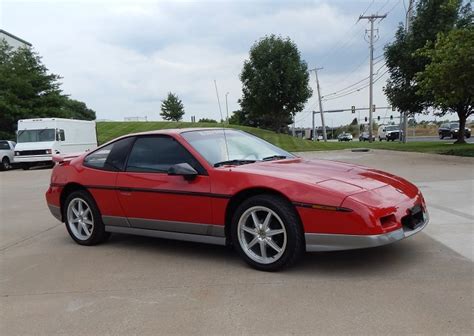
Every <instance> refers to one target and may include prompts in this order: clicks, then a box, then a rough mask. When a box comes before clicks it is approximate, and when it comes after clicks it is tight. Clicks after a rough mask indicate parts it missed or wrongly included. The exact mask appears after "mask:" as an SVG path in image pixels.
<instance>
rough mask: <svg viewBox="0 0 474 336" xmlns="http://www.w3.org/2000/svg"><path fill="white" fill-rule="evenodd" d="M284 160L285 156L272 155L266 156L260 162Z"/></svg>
mask: <svg viewBox="0 0 474 336" xmlns="http://www.w3.org/2000/svg"><path fill="white" fill-rule="evenodd" d="M282 159H286V156H285V155H272V156H267V157H264V158H263V159H262V161H273V160H282Z"/></svg>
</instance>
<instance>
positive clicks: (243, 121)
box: [229, 110, 250, 126]
mask: <svg viewBox="0 0 474 336" xmlns="http://www.w3.org/2000/svg"><path fill="white" fill-rule="evenodd" d="M249 123H250V119H249V118H248V113H244V111H242V110H237V111H234V112H232V115H231V116H230V118H229V124H232V125H243V126H250V125H249Z"/></svg>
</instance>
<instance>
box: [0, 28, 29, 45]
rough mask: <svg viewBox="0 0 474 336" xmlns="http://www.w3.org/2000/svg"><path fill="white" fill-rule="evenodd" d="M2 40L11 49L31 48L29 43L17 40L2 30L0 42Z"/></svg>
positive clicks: (16, 37)
mask: <svg viewBox="0 0 474 336" xmlns="http://www.w3.org/2000/svg"><path fill="white" fill-rule="evenodd" d="M2 39H3V40H5V41H6V42H7V43H8V44H9V45H10V46H12V47H13V49H17V48H21V47H24V48H29V47H31V43H30V42H27V41H25V40H23V39H21V38H19V37H18V36H15V35H13V34H10V33H9V32H7V31H5V30H3V29H0V40H2Z"/></svg>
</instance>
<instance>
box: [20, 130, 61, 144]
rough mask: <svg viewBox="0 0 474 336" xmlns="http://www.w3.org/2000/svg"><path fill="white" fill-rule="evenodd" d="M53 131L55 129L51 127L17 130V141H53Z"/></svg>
mask: <svg viewBox="0 0 474 336" xmlns="http://www.w3.org/2000/svg"><path fill="white" fill-rule="evenodd" d="M55 133H56V132H55V130H54V129H52V128H48V129H40V130H20V131H18V137H17V138H18V139H17V140H18V141H17V142H19V143H20V142H43V141H54V136H55Z"/></svg>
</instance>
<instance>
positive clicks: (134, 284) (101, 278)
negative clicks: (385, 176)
mask: <svg viewBox="0 0 474 336" xmlns="http://www.w3.org/2000/svg"><path fill="white" fill-rule="evenodd" d="M302 156H305V157H309V158H312V157H319V158H326V159H335V160H341V161H346V162H355V163H359V164H364V165H367V166H372V167H376V168H379V169H383V170H387V171H389V172H392V173H395V174H398V175H401V176H403V177H405V178H407V179H409V180H411V181H413V182H415V183H416V184H417V185H418V186H419V187H420V188H421V189H422V191H423V192H424V195H425V198H426V199H427V203H428V207H429V212H430V216H431V222H430V224H429V226H428V227H427V228H426V230H425V231H424V232H422V233H420V234H418V235H415V236H413V237H411V238H410V239H407V240H404V241H401V242H399V243H396V244H393V245H391V246H385V247H380V248H376V249H367V250H358V251H346V252H331V253H312V254H307V255H306V256H305V257H304V258H303V260H302V261H301V262H300V263H299V264H297V265H296V266H295V267H293V268H291V269H288V270H285V271H283V272H279V273H264V272H258V271H255V270H253V269H250V268H249V267H247V266H246V265H245V264H244V263H243V262H242V261H241V260H240V259H239V258H238V257H237V255H236V254H235V253H234V252H233V251H232V250H230V249H228V248H224V247H216V246H208V245H201V244H195V243H186V242H177V241H168V240H162V239H152V238H142V237H132V236H124V235H113V236H112V237H111V239H110V241H109V242H107V243H105V244H103V245H99V246H95V247H83V246H79V245H77V244H75V243H74V242H73V241H72V240H71V239H70V238H69V236H68V234H67V232H66V230H65V228H64V225H63V224H61V223H59V222H57V221H56V220H55V219H54V218H53V217H52V216H51V215H50V214H49V211H48V209H47V207H46V204H45V201H44V192H45V190H46V189H47V186H48V183H49V175H50V170H48V169H37V170H31V171H21V170H13V171H8V172H3V173H0V223H1V224H0V334H1V335H32V334H41V335H55V334H66V335H106V334H114V335H115V334H123V335H131V334H140V335H145V334H149V335H156V334H192V333H193V334H194V333H195V334H204V335H211V334H212V335H222V334H412V333H419V334H429V335H433V334H472V331H473V330H474V329H473V327H474V325H473V313H472V303H473V302H474V284H473V275H474V274H473V273H474V269H473V261H472V260H473V250H472V249H473V245H474V241H473V236H474V235H473V233H474V231H473V227H474V211H473V204H474V202H473V201H474V199H473V193H474V192H473V189H474V170H473V167H474V159H472V158H458V157H448V156H437V155H427V154H416V153H403V152H389V151H370V152H367V153H353V152H351V151H337V152H325V153H324V152H318V153H316V152H313V153H304V154H302Z"/></svg>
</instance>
